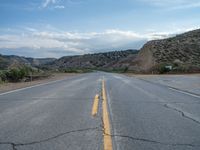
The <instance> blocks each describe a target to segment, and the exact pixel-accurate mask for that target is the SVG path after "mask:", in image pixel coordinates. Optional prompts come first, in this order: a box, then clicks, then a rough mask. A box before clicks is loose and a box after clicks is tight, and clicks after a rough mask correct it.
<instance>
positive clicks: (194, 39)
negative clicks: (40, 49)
mask: <svg viewBox="0 0 200 150" xmlns="http://www.w3.org/2000/svg"><path fill="white" fill-rule="evenodd" d="M21 65H30V66H37V67H40V68H42V69H53V70H56V69H61V70H65V69H70V68H72V69H74V68H75V69H103V70H108V71H109V70H113V69H125V70H129V71H134V72H147V73H148V72H152V71H158V70H159V69H160V68H161V67H163V66H172V67H173V69H174V70H176V71H177V72H200V29H199V30H194V31H190V32H187V33H184V34H180V35H177V36H175V37H171V38H168V39H162V40H154V41H149V42H147V43H146V44H145V45H144V46H143V47H142V48H141V50H139V51H138V50H124V51H112V52H104V53H96V54H85V55H78V56H65V57H62V58H60V59H54V58H44V59H34V58H26V57H19V56H4V55H0V69H5V68H12V67H18V66H21ZM161 69H162V68H161ZM174 70H173V71H174Z"/></svg>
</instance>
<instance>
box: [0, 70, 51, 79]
mask: <svg viewBox="0 0 200 150" xmlns="http://www.w3.org/2000/svg"><path fill="white" fill-rule="evenodd" d="M48 76H50V73H47V72H44V71H42V70H39V69H36V68H32V67H28V66H22V67H18V68H12V69H7V70H0V83H5V82H27V81H31V80H36V79H40V78H45V77H48Z"/></svg>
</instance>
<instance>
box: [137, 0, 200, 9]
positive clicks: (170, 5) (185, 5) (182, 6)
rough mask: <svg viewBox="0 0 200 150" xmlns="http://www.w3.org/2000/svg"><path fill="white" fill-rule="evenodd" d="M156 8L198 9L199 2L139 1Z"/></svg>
mask: <svg viewBox="0 0 200 150" xmlns="http://www.w3.org/2000/svg"><path fill="white" fill-rule="evenodd" d="M139 1H142V2H145V3H147V4H150V5H154V6H157V7H164V8H168V9H188V8H195V7H196V8H197V7H200V2H199V0H139Z"/></svg>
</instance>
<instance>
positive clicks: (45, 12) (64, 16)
mask: <svg viewBox="0 0 200 150" xmlns="http://www.w3.org/2000/svg"><path fill="white" fill-rule="evenodd" d="M0 18H1V22H0V53H1V54H7V55H10V54H14V55H21V56H28V57H29V56H31V57H61V56H64V55H77V54H85V53H94V52H103V51H109V50H121V49H129V48H132V49H139V48H141V47H142V46H143V44H144V43H145V42H146V41H148V40H153V39H162V38H166V37H169V36H173V35H175V34H179V33H183V32H186V31H189V30H193V29H197V28H200V19H199V18H200V1H199V0H1V1H0Z"/></svg>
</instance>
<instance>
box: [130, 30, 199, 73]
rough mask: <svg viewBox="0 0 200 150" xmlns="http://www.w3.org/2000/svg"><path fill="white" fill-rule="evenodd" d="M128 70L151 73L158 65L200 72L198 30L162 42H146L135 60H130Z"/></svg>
mask: <svg viewBox="0 0 200 150" xmlns="http://www.w3.org/2000/svg"><path fill="white" fill-rule="evenodd" d="M130 62H131V63H132V65H130V69H135V68H137V69H138V70H143V71H151V70H154V69H155V68H156V67H159V66H160V65H171V66H173V67H174V68H175V69H177V68H178V69H180V70H181V69H182V70H186V71H189V72H193V71H194V72H195V71H199V70H200V29H199V30H194V31H190V32H187V33H184V34H180V35H177V36H175V37H172V38H168V39H164V40H154V41H149V42H147V43H146V44H145V45H144V46H143V48H142V49H141V50H140V52H139V54H138V56H137V58H136V59H135V58H133V59H132V60H130Z"/></svg>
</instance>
